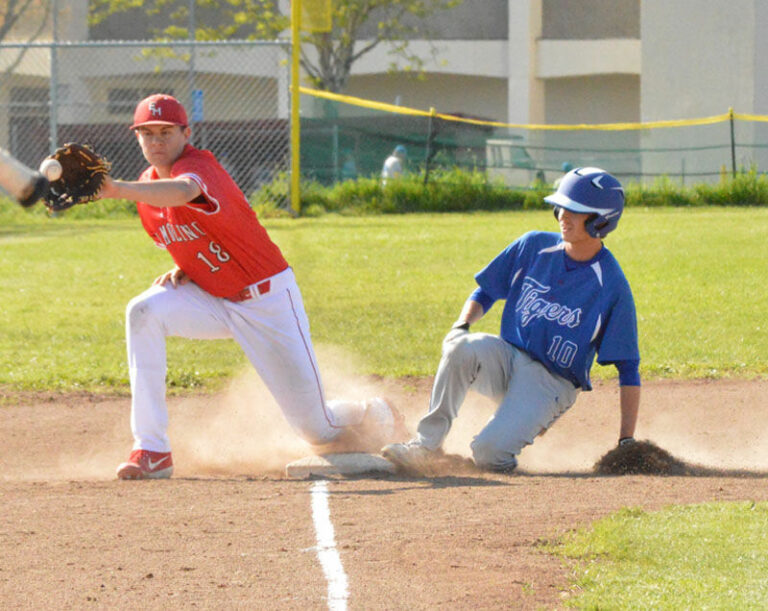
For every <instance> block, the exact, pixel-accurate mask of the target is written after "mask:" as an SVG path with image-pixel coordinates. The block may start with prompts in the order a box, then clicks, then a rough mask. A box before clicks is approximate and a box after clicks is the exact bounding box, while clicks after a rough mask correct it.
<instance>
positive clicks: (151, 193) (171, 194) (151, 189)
mask: <svg viewBox="0 0 768 611" xmlns="http://www.w3.org/2000/svg"><path fill="white" fill-rule="evenodd" d="M200 194H201V191H200V187H199V186H198V185H197V183H196V182H195V181H194V180H192V179H190V178H161V179H160V180H151V181H147V182H143V181H123V180H114V179H112V178H109V177H108V178H107V179H106V181H105V182H104V186H103V187H102V188H101V191H99V198H101V199H104V198H111V199H128V200H131V201H135V202H144V203H145V204H149V205H150V206H155V207H157V208H171V207H174V206H184V205H185V204H188V203H189V202H191V201H192V200H193V199H195V198H196V197H198V196H199V195H200Z"/></svg>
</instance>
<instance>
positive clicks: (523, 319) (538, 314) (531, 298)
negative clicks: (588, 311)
mask: <svg viewBox="0 0 768 611" xmlns="http://www.w3.org/2000/svg"><path fill="white" fill-rule="evenodd" d="M550 290H552V289H551V287H549V286H546V285H544V284H541V283H540V282H537V281H536V280H535V279H534V278H531V277H530V276H526V277H525V279H524V280H523V285H522V288H521V290H520V298H519V299H518V300H517V304H516V306H515V310H516V311H518V312H520V313H521V314H520V324H521V325H522V326H523V327H526V326H528V323H529V322H531V321H532V320H534V319H536V318H546V319H547V320H551V321H554V322H556V323H557V324H558V325H562V326H563V327H570V328H571V329H573V328H574V327H578V326H579V323H580V322H581V308H573V309H571V308H569V307H568V306H565V305H562V304H560V303H557V302H554V301H547V300H546V299H544V298H543V297H542V296H541V295H543V294H545V293H548V292H549V291H550Z"/></svg>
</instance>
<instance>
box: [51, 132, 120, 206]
mask: <svg viewBox="0 0 768 611" xmlns="http://www.w3.org/2000/svg"><path fill="white" fill-rule="evenodd" d="M51 158H52V159H56V160H57V161H58V162H59V163H60V164H61V177H60V178H58V179H57V180H53V181H51V183H50V188H49V190H48V193H47V195H45V199H44V201H45V205H46V207H47V208H48V209H49V210H51V211H52V212H58V211H60V210H66V209H67V208H71V207H72V206H74V205H75V204H85V203H87V202H91V201H93V200H94V199H96V197H97V196H98V193H99V191H100V190H101V187H102V185H103V184H104V179H105V178H106V177H107V175H108V174H109V170H110V168H111V167H112V164H111V163H110V162H109V161H107V160H106V159H104V157H102V156H101V155H99V154H98V153H96V152H95V151H94V150H93V149H92V148H91V147H90V146H88V145H83V144H77V143H74V142H70V143H68V144H65V145H64V146H62V147H59V148H58V149H56V150H55V151H54V152H53V154H52V155H51Z"/></svg>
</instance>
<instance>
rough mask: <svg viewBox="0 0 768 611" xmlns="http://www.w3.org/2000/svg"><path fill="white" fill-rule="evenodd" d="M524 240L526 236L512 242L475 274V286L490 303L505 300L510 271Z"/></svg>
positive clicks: (507, 292)
mask: <svg viewBox="0 0 768 611" xmlns="http://www.w3.org/2000/svg"><path fill="white" fill-rule="evenodd" d="M525 238H526V236H523V237H521V238H519V239H517V240H515V241H514V242H512V243H511V244H510V245H509V246H507V247H506V248H505V249H504V250H502V251H501V252H500V253H499V254H498V255H496V257H494V259H493V260H492V261H491V262H490V263H489V264H488V265H486V266H485V267H484V268H483V269H482V270H480V271H479V272H478V273H477V274H475V281H476V282H477V285H478V286H479V287H480V288H481V289H482V290H483V293H484V294H485V295H486V296H487V298H488V299H490V300H492V301H491V303H493V301H498V300H499V299H506V298H507V295H508V294H509V287H510V284H511V280H512V278H511V276H512V270H513V269H514V267H515V261H516V260H517V257H518V255H519V254H520V251H521V250H522V248H523V245H524V244H525Z"/></svg>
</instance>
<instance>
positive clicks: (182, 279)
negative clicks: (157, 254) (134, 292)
mask: <svg viewBox="0 0 768 611" xmlns="http://www.w3.org/2000/svg"><path fill="white" fill-rule="evenodd" d="M190 280H191V279H190V277H189V276H187V274H186V273H185V272H184V270H183V269H179V268H178V267H174V268H173V269H172V270H170V271H168V272H165V273H164V274H163V275H161V276H158V277H157V278H155V281H154V282H153V283H152V284H157V285H159V286H165V285H166V284H168V283H169V282H170V283H171V286H172V287H173V288H176V287H177V286H179V285H180V284H186V283H187V282H189V281H190Z"/></svg>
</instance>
